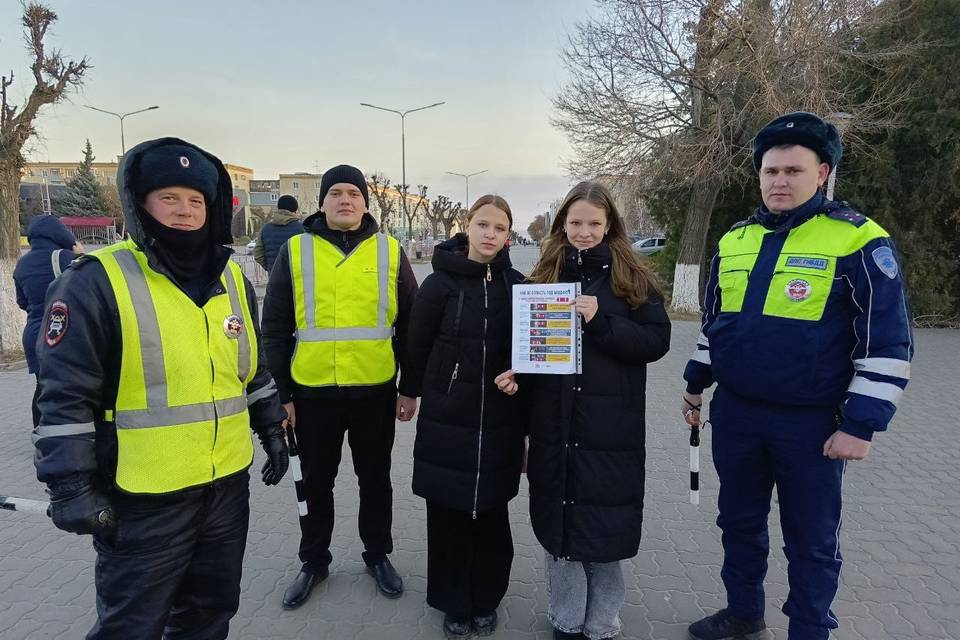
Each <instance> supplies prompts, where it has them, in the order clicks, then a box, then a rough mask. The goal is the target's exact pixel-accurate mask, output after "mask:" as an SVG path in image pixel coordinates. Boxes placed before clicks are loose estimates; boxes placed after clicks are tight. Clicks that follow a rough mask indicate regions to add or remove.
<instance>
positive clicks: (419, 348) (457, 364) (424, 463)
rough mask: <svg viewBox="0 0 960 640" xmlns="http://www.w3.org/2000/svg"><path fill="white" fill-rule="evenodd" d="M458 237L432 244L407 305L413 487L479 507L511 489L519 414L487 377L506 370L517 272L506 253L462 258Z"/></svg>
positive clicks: (516, 475) (451, 504)
mask: <svg viewBox="0 0 960 640" xmlns="http://www.w3.org/2000/svg"><path fill="white" fill-rule="evenodd" d="M466 252H467V239H466V237H465V236H464V235H463V234H458V235H457V236H455V237H454V238H452V239H450V240H448V241H446V242H444V243H442V244H440V245H438V246H437V247H436V248H435V249H434V253H433V273H432V274H431V275H430V276H428V277H427V278H426V280H424V281H423V284H422V285H421V287H420V291H419V292H418V293H417V298H416V301H415V302H414V305H413V313H412V315H411V319H410V329H411V331H410V341H409V343H408V349H409V352H410V355H409V362H410V363H411V376H410V381H411V382H412V381H414V380H416V381H417V382H419V384H420V394H419V395H420V396H421V397H422V401H421V405H420V415H419V418H418V419H417V439H416V443H415V444H414V448H413V457H414V464H413V492H414V493H415V494H417V495H418V496H421V497H423V498H426V499H427V500H428V501H431V502H435V503H437V504H439V505H442V506H445V507H448V508H451V509H458V510H460V511H465V512H467V513H478V512H483V511H486V510H488V509H491V508H493V507H499V506H502V505H503V504H504V503H506V502H508V501H509V500H510V499H511V498H513V497H514V496H515V495H517V490H518V488H519V484H520V466H521V463H522V458H523V426H522V419H523V416H522V412H521V411H520V408H519V405H518V399H517V398H516V397H511V396H507V395H505V394H504V393H502V392H501V391H500V390H499V389H497V386H496V385H495V384H494V382H493V379H494V378H495V377H496V376H497V375H498V374H500V373H502V372H503V371H506V370H507V369H509V368H510V327H511V324H512V323H511V318H510V315H511V304H510V303H511V295H512V292H511V289H512V287H513V285H514V284H515V283H518V282H522V281H523V275H522V274H521V273H520V272H518V271H516V270H514V269H513V268H511V264H510V256H509V253H508V251H507V249H504V250H502V251H501V252H500V253H499V254H497V256H496V257H495V258H494V260H493V261H492V262H491V263H489V264H481V263H479V262H474V261H472V260H468V259H467V255H466Z"/></svg>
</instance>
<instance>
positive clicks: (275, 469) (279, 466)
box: [257, 422, 290, 486]
mask: <svg viewBox="0 0 960 640" xmlns="http://www.w3.org/2000/svg"><path fill="white" fill-rule="evenodd" d="M257 437H259V438H260V444H261V445H263V450H264V451H266V452H267V461H266V462H264V463H263V470H262V471H261V473H260V475H261V477H262V478H263V484H265V485H267V486H270V485H273V484H277V483H278V482H280V479H281V478H282V477H283V474H285V473H286V472H287V467H288V466H290V456H289V455H288V454H287V441H286V440H285V439H284V431H283V427H282V426H281V423H279V422H277V423H276V424H272V425H270V426H268V427H264V428H262V429H260V430H259V431H257Z"/></svg>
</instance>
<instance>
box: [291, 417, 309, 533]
mask: <svg viewBox="0 0 960 640" xmlns="http://www.w3.org/2000/svg"><path fill="white" fill-rule="evenodd" d="M287 450H288V452H289V454H290V471H291V473H292V474H293V486H294V488H295V489H296V490H297V511H298V512H299V513H300V517H301V518H302V517H303V516H305V515H307V497H306V495H304V491H303V472H302V471H301V470H300V448H299V447H298V446H297V436H296V435H295V434H294V432H293V425H292V424H291V425H287Z"/></svg>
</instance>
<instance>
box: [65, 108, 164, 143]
mask: <svg viewBox="0 0 960 640" xmlns="http://www.w3.org/2000/svg"><path fill="white" fill-rule="evenodd" d="M83 106H85V107H86V108H87V109H93V110H94V111H99V112H100V113H106V114H107V115H111V116H116V117H117V118H120V149H121V150H122V155H127V143H126V141H125V140H124V138H123V119H124V118H126V117H127V116H132V115H134V114H137V113H143V112H144V111H152V110H154V109H159V108H160V107H159V106H157V105H153V106H152V107H147V108H146V109H138V110H136V111H130V112H128V113H114V112H113V111H107V110H106V109H100V108H97V107H91V106H90V105H88V104H85V105H83Z"/></svg>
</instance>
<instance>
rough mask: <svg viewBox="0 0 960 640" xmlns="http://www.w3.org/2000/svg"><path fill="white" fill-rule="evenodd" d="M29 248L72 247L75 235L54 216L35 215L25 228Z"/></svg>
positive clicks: (74, 242)
mask: <svg viewBox="0 0 960 640" xmlns="http://www.w3.org/2000/svg"><path fill="white" fill-rule="evenodd" d="M27 239H28V240H29V241H30V248H31V249H72V248H73V245H75V244H76V243H77V239H76V237H74V235H73V233H72V232H71V231H70V230H69V229H67V227H66V226H65V225H64V224H63V223H62V222H60V219H59V218H57V217H56V216H35V217H34V218H33V219H32V220H31V221H30V226H29V228H28V229H27Z"/></svg>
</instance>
